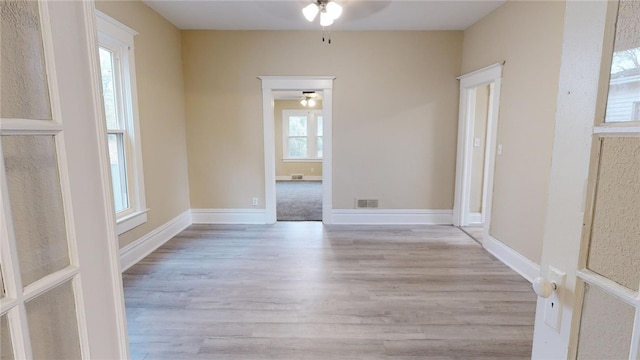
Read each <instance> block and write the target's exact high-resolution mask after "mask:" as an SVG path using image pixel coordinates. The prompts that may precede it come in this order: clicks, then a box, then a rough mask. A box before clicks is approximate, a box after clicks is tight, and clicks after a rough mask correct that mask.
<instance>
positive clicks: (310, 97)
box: [300, 91, 318, 107]
mask: <svg viewBox="0 0 640 360" xmlns="http://www.w3.org/2000/svg"><path fill="white" fill-rule="evenodd" d="M302 96H303V97H302V100H300V104H301V105H302V106H304V107H307V106H308V107H314V106H316V100H315V99H314V98H315V97H316V96H318V94H316V92H315V91H303V92H302Z"/></svg>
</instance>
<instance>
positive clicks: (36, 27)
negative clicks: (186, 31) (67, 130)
mask: <svg viewBox="0 0 640 360" xmlns="http://www.w3.org/2000/svg"><path fill="white" fill-rule="evenodd" d="M0 17H1V20H2V21H1V24H2V25H1V26H2V38H1V47H2V49H1V50H2V61H1V62H0V73H1V75H2V76H1V77H0V81H1V83H0V89H2V90H1V91H2V94H1V95H2V96H0V109H2V110H1V112H0V117H1V118H0V135H1V136H0V184H1V189H0V191H1V197H0V198H1V199H2V207H1V213H0V229H1V233H0V248H1V253H2V266H1V267H0V270H1V276H0V279H2V281H1V282H0V285H1V286H0V287H1V291H2V296H0V346H1V348H0V353H1V356H2V359H13V358H16V359H23V358H26V359H31V358H36V359H54V358H55V359H80V358H82V355H83V353H85V355H88V354H87V353H86V345H83V342H82V341H81V338H82V333H81V332H80V330H79V329H81V328H83V326H81V324H80V321H81V319H82V318H83V317H82V316H79V314H80V312H79V306H80V305H81V304H80V303H79V301H78V296H77V294H79V284H80V283H79V267H78V261H77V260H78V259H77V256H76V254H77V251H76V243H75V238H74V227H73V219H72V218H71V215H72V213H71V211H70V209H71V201H70V198H71V197H70V189H69V182H68V178H67V177H68V172H67V169H66V166H65V164H66V158H65V156H64V151H63V150H64V149H65V146H64V134H63V131H62V129H63V128H62V126H61V119H60V115H59V113H56V109H59V106H57V105H56V104H55V103H54V100H52V99H57V97H56V96H52V95H51V94H54V91H57V89H55V88H54V87H53V86H51V84H55V83H56V82H55V81H54V80H55V79H54V78H55V74H54V73H52V72H51V71H49V70H48V69H49V68H48V67H47V65H48V63H49V62H50V61H51V59H50V56H51V54H52V44H50V43H48V42H47V41H44V40H43V39H47V38H48V37H47V36H43V34H47V33H49V32H50V30H49V28H48V26H47V24H48V23H49V22H48V21H43V19H45V20H46V19H48V8H47V5H46V3H45V2H36V1H28V0H4V1H2V3H1V4H0ZM39 120H48V121H39ZM5 122H10V124H11V125H10V126H3V124H4V123H5Z"/></svg>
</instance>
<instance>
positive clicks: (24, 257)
mask: <svg viewBox="0 0 640 360" xmlns="http://www.w3.org/2000/svg"><path fill="white" fill-rule="evenodd" d="M2 153H3V155H4V165H5V169H4V170H5V174H6V178H7V188H8V193H9V196H8V200H9V203H10V204H11V215H12V219H13V229H14V233H15V238H16V247H17V251H18V259H19V261H18V262H19V264H20V274H21V276H22V285H23V286H28V285H30V284H31V283H33V282H34V281H36V280H39V279H41V278H43V277H44V276H47V275H50V274H52V273H54V272H55V271H58V270H62V269H64V268H65V267H67V266H69V265H70V259H69V246H68V244H67V231H66V222H65V214H64V206H63V203H62V192H61V185H60V175H59V171H58V160H57V154H56V147H55V138H54V136H46V135H45V136H34V135H12V136H6V135H5V136H3V137H2Z"/></svg>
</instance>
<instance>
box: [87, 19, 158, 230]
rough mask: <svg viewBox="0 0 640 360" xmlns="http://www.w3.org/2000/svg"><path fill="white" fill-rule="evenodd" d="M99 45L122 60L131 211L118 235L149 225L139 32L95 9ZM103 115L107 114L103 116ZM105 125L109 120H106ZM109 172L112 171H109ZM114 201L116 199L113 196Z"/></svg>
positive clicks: (122, 216)
mask: <svg viewBox="0 0 640 360" xmlns="http://www.w3.org/2000/svg"><path fill="white" fill-rule="evenodd" d="M96 26H97V29H98V42H99V43H100V45H103V44H104V45H107V46H108V47H110V48H112V47H118V48H120V49H121V51H120V52H119V53H120V55H121V56H122V57H123V59H122V60H123V61H121V64H122V77H123V80H124V86H123V89H122V90H123V94H124V99H125V102H126V104H125V106H124V108H125V109H124V112H125V113H126V116H125V119H126V121H125V128H126V132H127V134H128V140H129V141H128V143H129V146H125V152H126V159H127V165H126V166H127V177H128V180H127V181H128V185H129V203H130V208H129V209H127V210H125V211H121V212H119V213H117V214H116V232H117V234H118V235H120V234H122V233H125V232H127V231H129V230H131V229H133V228H135V227H137V226H140V225H142V224H144V223H146V222H147V212H148V211H149V209H147V207H146V197H145V189H144V171H143V166H142V147H141V141H140V118H139V115H138V95H137V84H136V73H135V68H136V66H135V64H136V63H135V54H134V36H136V35H138V33H137V32H136V31H135V30H133V29H131V28H129V27H128V26H126V25H124V24H122V23H120V22H119V21H117V20H115V19H113V18H112V17H110V16H108V15H106V14H104V13H102V12H100V11H97V10H96ZM103 116H104V115H103ZM102 124H105V126H106V121H105V119H104V117H103V119H102ZM109 170H110V169H109ZM111 198H112V199H113V196H111Z"/></svg>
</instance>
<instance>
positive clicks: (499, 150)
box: [498, 144, 502, 155]
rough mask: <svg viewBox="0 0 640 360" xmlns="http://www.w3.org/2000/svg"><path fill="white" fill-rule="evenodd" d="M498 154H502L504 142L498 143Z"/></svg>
mask: <svg viewBox="0 0 640 360" xmlns="http://www.w3.org/2000/svg"><path fill="white" fill-rule="evenodd" d="M498 155H502V144H498Z"/></svg>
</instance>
